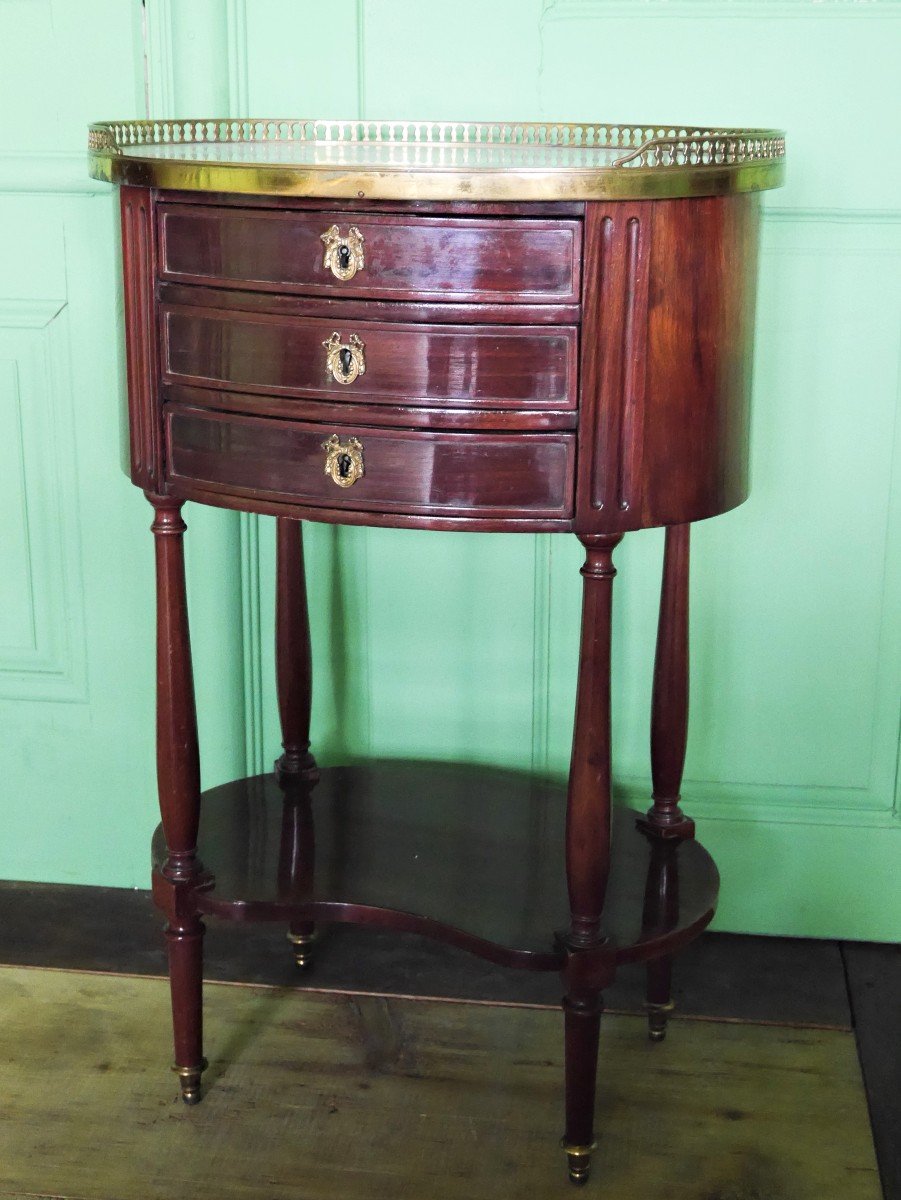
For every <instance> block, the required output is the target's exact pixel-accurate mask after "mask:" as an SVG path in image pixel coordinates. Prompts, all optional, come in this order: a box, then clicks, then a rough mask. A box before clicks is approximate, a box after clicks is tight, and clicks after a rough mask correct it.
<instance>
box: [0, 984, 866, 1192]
mask: <svg viewBox="0 0 901 1200" xmlns="http://www.w3.org/2000/svg"><path fill="white" fill-rule="evenodd" d="M168 1005H169V1002H168V989H167V987H166V985H165V983H164V982H162V981H159V980H154V979H146V978H145V979H141V978H123V977H114V976H104V975H86V974H80V973H76V972H59V971H47V970H33V969H27V968H6V969H3V970H0V1011H2V1012H3V1014H4V1026H3V1036H4V1042H5V1046H6V1048H5V1052H4V1054H3V1055H2V1056H0V1098H2V1105H3V1114H4V1119H3V1120H2V1121H0V1195H3V1194H4V1192H5V1194H6V1195H7V1196H10V1195H11V1196H24V1195H28V1196H35V1195H39V1196H53V1197H61V1198H64V1200H224V1198H225V1197H228V1198H229V1200H232V1198H234V1200H389V1198H390V1200H425V1198H428V1200H462V1198H464V1197H465V1198H466V1200H522V1198H523V1197H529V1198H532V1197H535V1198H540V1200H545V1198H546V1197H552V1196H557V1195H559V1196H561V1197H565V1196H569V1195H571V1194H572V1193H571V1192H570V1190H569V1187H568V1185H567V1184H566V1182H565V1174H564V1165H563V1162H562V1161H561V1155H560V1151H559V1149H558V1147H557V1144H556V1143H557V1136H558V1134H559V1126H560V1115H561V1114H560V1109H561V1094H560V1093H561V1063H560V1055H561V1040H562V1039H561V1036H560V1035H561V1030H560V1018H559V1014H557V1013H553V1012H550V1011H543V1010H535V1009H529V1008H522V1007H519V1008H505V1007H501V1006H491V1007H485V1006H484V1005H471V1004H460V1003H437V1002H428V1001H409V1000H408V1001H405V1000H398V999H384V998H374V997H349V996H325V995H314V994H310V993H304V992H300V991H298V990H296V989H288V988H256V987H248V986H244V987H234V986H226V985H215V984H213V985H209V986H208V987H207V988H206V1015H207V1019H206V1042H207V1053H208V1056H209V1058H210V1069H209V1071H208V1073H207V1089H208V1090H207V1095H206V1098H205V1100H204V1102H203V1103H202V1104H201V1105H199V1106H198V1107H197V1108H193V1109H188V1108H185V1107H184V1106H183V1105H182V1104H181V1103H180V1102H179V1100H178V1098H177V1081H176V1080H175V1077H174V1076H173V1075H172V1074H171V1073H170V1072H169V1071H168V1070H167V1069H166V1066H167V1064H168V1062H169V1054H170V1047H169V1012H168ZM601 1062H602V1069H601V1081H600V1089H599V1108H600V1113H601V1119H600V1133H601V1148H600V1150H599V1152H598V1162H597V1169H596V1172H595V1175H594V1177H593V1179H592V1181H591V1182H590V1183H589V1185H588V1187H587V1188H586V1189H585V1191H583V1192H582V1195H583V1196H586V1197H591V1196H602V1195H603V1196H604V1197H605V1200H664V1198H666V1200H823V1198H824V1197H829V1198H835V1200H878V1197H879V1195H880V1191H879V1184H878V1178H877V1171H876V1164H875V1158H874V1154H873V1147H872V1141H871V1138H870V1131H869V1122H868V1120H867V1113H866V1102H865V1097H864V1093H863V1088H862V1084H861V1078H860V1070H859V1066H858V1062H857V1055H856V1050H855V1045H854V1039H853V1036H852V1035H851V1034H849V1033H847V1032H843V1031H837V1030H822V1029H796V1028H774V1027H771V1026H766V1025H753V1024H742V1023H731V1022H715V1021H688V1020H675V1021H674V1022H673V1024H672V1027H671V1032H670V1037H669V1038H668V1039H667V1041H666V1042H664V1043H662V1044H661V1045H657V1046H655V1045H652V1044H651V1043H649V1042H648V1040H647V1038H646V1036H645V1030H644V1023H643V1021H641V1020H640V1019H638V1018H636V1017H630V1016H613V1017H607V1018H605V1021H604V1028H603V1034H602V1048H601Z"/></svg>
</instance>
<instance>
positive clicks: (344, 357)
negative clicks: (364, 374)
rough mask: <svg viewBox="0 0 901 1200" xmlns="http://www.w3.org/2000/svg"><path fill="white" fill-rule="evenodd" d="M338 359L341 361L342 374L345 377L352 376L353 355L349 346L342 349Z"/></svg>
mask: <svg viewBox="0 0 901 1200" xmlns="http://www.w3.org/2000/svg"><path fill="white" fill-rule="evenodd" d="M338 357H339V358H340V359H341V373H342V374H343V375H349V374H350V366H351V363H352V362H353V355H352V354H351V352H350V350H349V349H348V347H347V346H342V347H341V350H340V352H339V354H338Z"/></svg>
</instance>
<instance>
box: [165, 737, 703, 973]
mask: <svg viewBox="0 0 901 1200" xmlns="http://www.w3.org/2000/svg"><path fill="white" fill-rule="evenodd" d="M303 796H306V797H307V798H308V800H309V803H310V806H311V807H310V811H309V814H308V815H304V814H303V813H302V812H295V809H297V807H298V805H300V808H301V809H302V808H303V803H302V798H303ZM635 819H636V814H635V813H634V812H630V811H629V810H626V809H622V808H618V807H617V808H614V810H613V813H612V823H613V841H614V843H615V845H616V854H615V855H614V856H613V859H612V862H611V869H610V876H609V881H608V887H607V895H606V899H605V903H604V910H603V915H602V923H601V929H600V936H601V938H602V939H603V945H602V946H601V947H600V949H599V950H598V952H597V956H596V958H597V961H594V960H592V956H591V955H590V954H589V952H587V951H584V952H583V951H579V952H578V953H577V954H576V955H575V957H578V958H579V959H588V960H591V967H592V970H591V971H585V972H582V980H583V982H584V983H585V985H586V986H588V985H591V986H594V985H595V983H596V980H595V971H594V968H595V967H597V966H598V962H599V960H600V959H601V958H602V957H603V958H604V960H605V965H606V967H607V968H609V967H612V966H613V965H618V964H622V963H628V962H644V961H646V960H647V959H649V958H652V957H655V956H658V955H660V954H663V953H667V952H673V951H675V950H677V949H678V948H679V947H680V946H682V945H684V944H685V943H686V942H688V941H690V940H691V939H692V938H693V937H695V936H697V934H698V933H699V932H700V930H701V929H703V928H704V927H705V926H706V924H707V923H708V922H709V920H710V918H711V917H712V915H713V909H714V907H715V904H716V896H717V887H718V877H717V873H716V868H715V867H714V865H713V863H712V861H711V859H710V856H709V855H708V854H707V852H706V851H705V850H704V849H703V847H702V846H700V845H699V844H698V843H697V842H696V841H695V840H693V839H689V840H688V841H684V842H673V843H672V846H673V849H674V856H673V862H674V866H675V868H676V869H677V870H678V871H679V877H680V889H679V895H678V899H679V903H678V911H677V913H676V918H675V920H674V921H673V923H672V925H671V926H670V927H669V928H668V929H667V930H666V931H665V932H663V933H658V932H654V931H651V930H649V929H648V927H647V922H646V919H645V905H646V899H645V897H646V889H647V887H648V883H647V880H648V875H649V871H650V869H651V862H652V856H653V849H654V847H653V843H652V841H651V839H649V838H648V837H646V836H645V835H644V834H643V833H641V832H640V831H639V830H638V829H636V827H635ZM565 821H566V789H565V787H564V786H563V785H562V784H559V783H551V782H546V781H543V780H540V779H535V778H533V777H532V776H530V775H529V774H528V773H527V772H516V771H506V770H501V769H498V768H490V767H483V766H471V765H467V764H461V763H435V762H402V761H400V762H398V761H392V760H385V759H381V760H379V761H377V762H373V763H367V764H361V765H359V766H353V767H323V768H322V770H321V772H320V778H319V780H318V781H309V780H307V781H303V780H301V781H295V782H291V781H290V780H288V779H287V778H283V779H282V781H281V782H279V781H278V780H276V778H275V776H274V774H273V773H269V774H266V775H257V776H254V777H252V778H250V779H238V780H234V781H233V782H231V783H226V784H222V785H220V786H218V787H216V788H213V789H211V790H210V791H207V792H204V794H203V797H202V801H201V821H200V834H199V842H198V845H199V851H200V854H201V856H202V858H203V862H204V864H205V866H206V868H207V870H208V872H209V875H210V877H211V878H210V879H209V881H208V882H207V885H206V886H205V887H204V888H203V889H202V890H201V891H199V892H198V893H197V896H196V906H197V909H198V910H199V911H200V912H201V913H206V914H209V915H210V916H216V917H222V918H226V919H228V920H232V921H238V922H256V921H272V922H277V923H281V924H288V923H289V922H292V921H295V920H303V919H310V920H312V919H314V918H315V919H317V920H318V919H321V920H323V921H342V922H347V921H351V922H356V923H364V924H371V925H376V926H379V927H382V928H388V929H405V930H409V931H411V932H416V933H421V934H426V935H428V936H429V937H432V938H437V939H439V940H442V941H447V942H449V943H451V944H453V945H456V946H459V947H461V948H462V949H466V950H469V951H471V952H472V953H474V954H478V955H481V956H483V957H485V958H487V959H489V960H490V961H492V962H498V963H501V964H503V965H505V966H511V967H520V968H523V967H524V968H528V969H532V970H545V971H559V970H561V968H563V967H564V966H565V964H566V960H567V957H569V958H570V959H572V957H574V955H568V952H567V950H566V948H565V947H564V946H563V944H562V939H559V938H555V937H554V931H555V930H561V929H565V927H566V925H567V919H568V916H569V898H568V895H567V888H566V873H565V856H564V827H565ZM313 841H315V854H314V853H313V846H312V842H313ZM153 854H154V862H155V863H156V864H158V865H159V864H161V863H163V862H164V861H165V856H166V846H165V838H164V837H163V834H162V831H161V830H158V831H157V834H156V836H155V838H154V846H153ZM292 880H294V881H295V882H296V883H297V884H298V889H300V890H297V889H295V888H294V887H293V885H292V882H291V881H292ZM511 897H518V898H519V900H518V901H517V902H516V903H513V902H511ZM608 974H609V971H608Z"/></svg>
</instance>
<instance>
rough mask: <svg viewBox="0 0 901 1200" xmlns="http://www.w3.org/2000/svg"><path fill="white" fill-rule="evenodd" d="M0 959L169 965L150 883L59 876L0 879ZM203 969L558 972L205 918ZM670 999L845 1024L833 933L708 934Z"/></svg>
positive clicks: (434, 981)
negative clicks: (137, 885) (310, 938)
mask: <svg viewBox="0 0 901 1200" xmlns="http://www.w3.org/2000/svg"><path fill="white" fill-rule="evenodd" d="M0 914H2V916H0V963H7V964H11V965H15V964H18V965H23V966H49V967H64V968H69V969H74V970H98V971H111V972H117V973H127V974H133V975H160V974H163V973H164V972H165V970H166V966H165V958H164V954H163V939H162V935H161V932H160V929H161V918H160V916H159V914H158V913H157V912H156V910H155V909H154V908H153V905H152V904H151V901H150V897H149V894H148V893H146V892H138V891H126V890H123V889H116V888H88V887H74V886H65V885H59V884H25V883H0ZM205 974H206V977H207V978H208V979H213V980H220V981H246V982H249V983H259V984H270V985H273V986H278V987H296V986H301V987H310V988H316V989H324V990H329V991H361V992H373V993H378V994H388V995H399V996H407V995H410V996H432V997H445V998H453V999H461V1000H483V1001H494V1002H497V1003H506V1004H514V1003H520V1004H539V1005H547V1006H554V1007H556V1006H557V1005H558V1004H559V1001H560V981H559V979H558V978H557V977H556V975H553V974H539V973H532V972H526V971H515V970H508V969H504V968H502V967H495V966H493V965H492V964H491V963H486V962H484V961H483V960H481V959H478V958H475V957H474V956H472V955H469V954H466V953H464V952H463V951H460V950H456V949H454V948H453V947H449V946H442V945H440V944H437V943H435V942H430V941H428V940H426V939H425V938H420V937H417V936H415V935H412V934H396V933H393V932H386V931H382V930H376V929H363V928H355V927H352V926H346V925H345V926H333V927H332V928H331V929H329V930H328V931H326V935H325V936H324V937H323V939H322V941H321V943H320V945H319V947H318V951H317V962H316V966H315V967H314V969H313V970H312V971H310V972H309V973H307V974H300V973H299V972H298V971H297V970H296V968H295V966H294V963H293V960H292V958H291V955H290V952H289V947H288V944H287V941H286V939H285V936H284V931H283V930H282V929H281V928H279V927H276V926H265V925H258V926H255V927H252V928H248V927H246V926H240V925H234V924H229V923H228V922H224V921H215V920H211V921H210V922H209V923H208V932H207V937H206V946H205ZM674 988H675V999H676V1003H677V1006H678V1010H679V1011H680V1012H681V1013H682V1014H683V1015H687V1016H698V1017H710V1018H716V1019H723V1020H739V1021H772V1022H776V1023H778V1024H785V1025H807V1026H814V1025H822V1026H825V1027H834V1028H840V1029H850V1027H851V1013H850V1008H849V1005H848V998H847V992H846V988H845V977H844V969H843V966H842V960H841V955H840V951H839V948H838V946H837V944H836V943H835V942H815V941H802V940H799V939H791V938H751V937H742V936H738V935H732V934H707V935H705V936H704V937H702V938H700V939H699V940H698V941H697V942H695V943H694V944H693V945H691V946H689V947H688V948H687V949H686V950H685V951H684V952H683V954H681V955H680V956H679V958H678V960H677V968H676V972H675V981H674ZM643 1000H644V972H643V970H642V968H641V967H640V966H639V967H636V966H632V967H627V968H624V969H623V970H622V971H621V972H620V975H619V977H618V978H617V980H616V982H615V984H614V985H613V987H611V988H610V989H609V991H608V992H607V994H606V1002H607V1005H608V1007H609V1008H611V1009H614V1010H616V1011H620V1012H640V1011H641V1006H642V1003H643Z"/></svg>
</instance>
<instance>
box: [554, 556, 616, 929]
mask: <svg viewBox="0 0 901 1200" xmlns="http://www.w3.org/2000/svg"><path fill="white" fill-rule="evenodd" d="M580 541H581V542H582V544H583V546H584V547H585V563H584V565H583V567H582V571H581V574H582V580H583V585H582V637H581V645H580V647H579V680H578V685H577V689H576V717H575V726H574V730H573V748H572V758H571V761H570V768H569V793H568V799H567V808H566V878H567V881H568V884H569V901H570V929H569V933H568V935H567V939H566V941H567V945H569V946H570V947H571V948H573V949H591V948H593V947H595V946H596V945H597V944H598V942H599V930H600V925H601V911H602V909H603V906H604V895H605V892H606V890H607V877H608V875H609V872H610V631H611V618H612V613H613V580H614V577H615V576H616V568H615V567H614V565H613V551H614V549H615V548H616V546H617V544H618V543H619V541H620V538H619V536H617V535H612V536H609V537H608V536H604V535H599V534H596V535H589V536H587V537H581V538H580Z"/></svg>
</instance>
